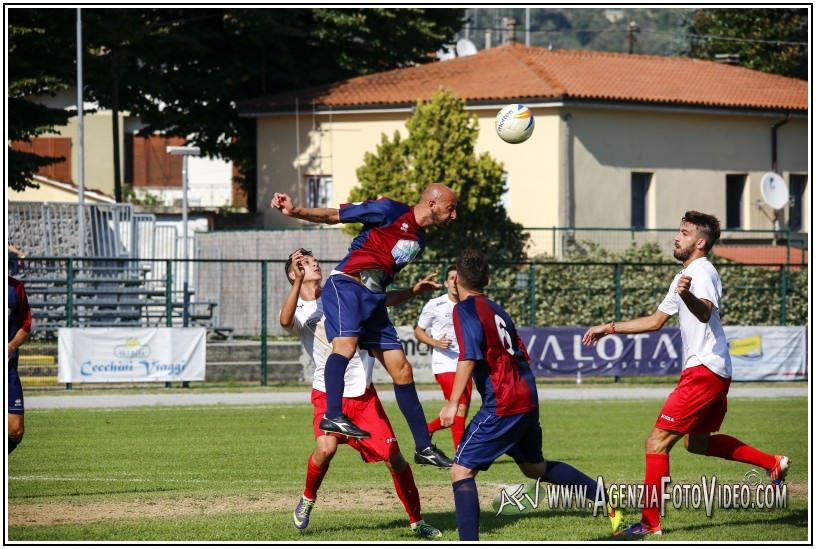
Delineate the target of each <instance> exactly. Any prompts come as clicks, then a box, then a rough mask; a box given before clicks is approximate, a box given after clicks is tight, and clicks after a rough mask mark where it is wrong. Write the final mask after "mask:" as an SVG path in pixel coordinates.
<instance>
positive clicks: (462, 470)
mask: <svg viewBox="0 0 816 549" xmlns="http://www.w3.org/2000/svg"><path fill="white" fill-rule="evenodd" d="M474 476H475V475H474V474H473V471H471V470H470V469H468V468H467V467H462V466H461V465H459V464H458V463H454V464H453V467H451V470H450V478H451V482H457V481H460V480H464V479H466V478H471V477H474Z"/></svg>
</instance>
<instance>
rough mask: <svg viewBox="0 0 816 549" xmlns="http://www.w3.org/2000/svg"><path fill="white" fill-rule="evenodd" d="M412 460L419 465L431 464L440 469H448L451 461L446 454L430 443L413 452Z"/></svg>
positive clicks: (451, 463)
mask: <svg viewBox="0 0 816 549" xmlns="http://www.w3.org/2000/svg"><path fill="white" fill-rule="evenodd" d="M414 462H416V463H418V464H419V465H433V466H434V467H440V468H442V469H449V468H450V467H451V466H452V465H453V462H452V461H451V460H450V458H449V457H448V456H446V455H445V454H444V453H443V452H442V450H440V449H439V448H437V447H436V446H434V445H433V444H431V445H430V446H428V447H427V448H425V449H424V450H422V451H418V452H416V453H415V454H414Z"/></svg>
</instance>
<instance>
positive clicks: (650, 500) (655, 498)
mask: <svg viewBox="0 0 816 549" xmlns="http://www.w3.org/2000/svg"><path fill="white" fill-rule="evenodd" d="M667 476H669V454H646V480H645V481H644V482H643V484H644V487H645V491H646V493H645V494H644V502H643V503H644V506H643V518H642V519H641V521H640V522H641V523H642V524H643V526H645V527H647V528H659V527H660V504H661V502H662V501H663V491H662V490H661V483H660V479H661V477H667Z"/></svg>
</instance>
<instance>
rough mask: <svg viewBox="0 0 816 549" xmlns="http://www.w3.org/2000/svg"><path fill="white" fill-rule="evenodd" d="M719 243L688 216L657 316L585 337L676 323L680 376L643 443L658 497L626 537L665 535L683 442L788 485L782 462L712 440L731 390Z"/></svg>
mask: <svg viewBox="0 0 816 549" xmlns="http://www.w3.org/2000/svg"><path fill="white" fill-rule="evenodd" d="M719 238H720V222H719V221H718V220H717V218H716V217H714V216H713V215H709V214H704V213H700V212H696V211H688V212H686V213H685V215H684V216H683V219H682V220H681V222H680V230H679V231H678V233H677V235H675V237H674V257H675V259H678V260H679V261H681V262H682V263H683V270H682V271H680V272H679V273H678V274H677V275H676V276H675V277H674V280H672V283H671V286H670V287H669V291H668V293H667V294H666V297H665V298H664V299H663V302H662V303H661V304H660V305H659V306H658V308H657V310H656V311H655V312H654V313H652V315H651V316H644V317H640V318H636V319H634V320H629V321H626V322H610V323H607V324H601V325H598V326H592V327H591V328H589V329H588V330H587V331H586V333H585V334H584V338H583V342H584V344H585V345H590V344H591V345H595V344H597V342H598V340H599V339H601V338H602V337H604V336H606V335H608V334H615V333H619V334H637V333H641V332H652V331H655V330H659V329H660V328H662V327H663V325H664V324H666V321H667V320H668V319H669V318H670V317H671V316H673V315H679V318H680V335H681V338H682V340H683V356H684V357H685V358H684V360H685V363H684V364H683V371H682V373H681V374H680V380H679V381H678V383H677V387H675V389H674V391H672V393H671V394H670V395H669V396H668V398H667V399H666V402H665V403H664V404H663V408H661V410H660V414H658V416H657V421H656V422H655V426H654V428H653V429H652V432H651V433H650V434H649V436H648V437H647V438H646V479H645V481H644V485H645V491H646V493H647V494H652V493H656V494H657V495H658V496H657V498H656V499H654V500H653V499H652V498H647V499H646V500H645V503H646V505H645V507H644V509H643V517H642V519H641V522H640V523H638V524H635V525H633V526H632V527H631V528H628V529H627V530H625V531H624V532H623V534H624V535H627V536H636V537H642V536H645V535H648V534H653V535H659V534H662V533H663V532H662V529H661V526H660V507H659V503H660V502H661V501H662V489H661V488H662V485H661V481H660V479H661V478H662V477H668V476H669V452H670V451H671V449H672V447H673V446H674V444H675V443H676V442H677V441H678V440H680V439H681V438H682V439H683V443H684V445H685V447H686V450H688V451H689V452H691V453H693V454H700V455H703V456H716V457H720V458H723V459H728V460H732V461H740V462H743V463H750V464H751V465H756V466H757V467H762V468H763V469H766V470H767V471H768V474H769V475H770V478H771V481H772V482H773V483H774V484H779V483H781V482H782V481H783V480H784V479H785V475H786V474H787V471H788V466H789V465H790V460H789V459H788V458H787V457H786V456H783V455H770V454H766V453H765V452H761V451H759V450H757V449H756V448H753V447H751V446H748V445H747V444H745V443H744V442H741V441H740V440H737V439H736V438H734V437H732V436H729V435H723V434H719V435H712V434H711V433H715V432H717V431H719V429H720V426H721V425H722V422H723V419H725V412H726V408H727V399H726V395H728V388H729V386H730V385H731V355H729V353H728V341H727V340H726V338H725V332H724V331H723V327H722V324H721V322H720V298H721V296H722V281H721V280H720V275H719V274H718V273H717V270H716V269H715V268H714V266H713V265H712V264H711V263H710V262H709V261H708V259H707V257H706V256H707V255H708V252H709V251H711V248H712V247H713V246H714V243H715V242H717V239H719Z"/></svg>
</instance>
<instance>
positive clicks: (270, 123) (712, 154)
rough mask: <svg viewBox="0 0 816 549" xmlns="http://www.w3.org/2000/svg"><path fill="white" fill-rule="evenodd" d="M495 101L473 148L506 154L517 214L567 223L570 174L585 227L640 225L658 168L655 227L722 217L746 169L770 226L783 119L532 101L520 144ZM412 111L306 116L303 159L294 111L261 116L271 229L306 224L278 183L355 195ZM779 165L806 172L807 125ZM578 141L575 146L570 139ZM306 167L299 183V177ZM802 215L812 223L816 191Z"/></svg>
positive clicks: (785, 129) (546, 246)
mask: <svg viewBox="0 0 816 549" xmlns="http://www.w3.org/2000/svg"><path fill="white" fill-rule="evenodd" d="M498 109H499V107H498V106H497V107H496V108H495V109H491V108H486V109H475V110H472V111H471V112H473V113H474V114H476V115H477V117H478V119H479V128H480V134H479V138H478V140H477V143H476V146H475V150H476V153H477V154H481V153H484V152H487V153H489V154H490V155H491V156H492V157H493V158H495V159H497V160H498V161H500V162H502V163H503V164H504V168H505V171H506V172H508V176H509V196H508V198H509V208H508V211H509V214H510V217H511V219H513V220H514V221H516V222H518V223H521V224H522V225H523V226H524V227H527V228H533V227H545V228H546V227H554V226H557V227H566V226H567V225H568V224H569V219H570V216H571V214H570V209H569V208H568V207H567V200H566V198H565V196H566V193H567V190H568V184H569V183H570V182H571V184H572V188H573V191H574V210H573V211H572V215H574V220H573V221H574V225H575V226H576V227H619V228H628V227H629V225H630V183H631V172H632V171H647V172H652V173H654V177H653V181H652V186H651V188H650V191H649V195H648V197H647V201H648V204H649V212H648V219H647V223H648V225H649V228H676V227H677V225H678V224H679V220H680V218H681V217H682V215H683V213H684V212H685V211H686V210H689V209H698V210H702V211H706V212H709V213H713V214H714V215H717V216H718V217H719V218H720V219H721V220H723V221H724V217H725V174H727V173H746V174H748V185H747V187H746V192H745V195H744V197H743V204H744V211H743V222H744V227H745V228H750V229H757V230H759V229H770V228H771V223H770V221H768V219H767V218H766V217H765V216H764V215H763V214H762V212H760V211H759V210H758V209H757V207H756V205H755V203H756V201H757V199H759V198H760V191H759V181H760V179H761V177H762V175H763V174H764V173H765V172H767V171H770V169H771V126H773V124H775V123H777V122H779V121H780V120H781V118H773V117H761V116H754V117H748V116H724V115H718V114H693V113H672V112H648V111H643V110H635V109H627V110H612V109H592V108H569V109H563V108H544V107H537V108H536V107H534V108H533V112H534V115H535V117H536V130H535V132H534V133H533V136H532V137H531V138H530V139H529V140H528V141H527V142H525V143H522V144H518V145H511V144H508V143H505V142H503V141H501V140H500V139H499V138H498V137H497V136H496V133H495V129H494V117H495V114H496V112H498ZM408 116H410V113H409V112H407V111H405V112H395V113H386V114H365V113H355V114H338V113H334V114H333V115H332V116H331V118H329V116H327V115H326V116H323V115H320V116H318V117H317V120H318V121H319V122H320V130H321V131H311V123H312V113H308V114H302V115H301V123H300V157H299V161H298V154H297V152H298V149H297V142H296V138H295V118H294V116H277V117H263V118H260V119H258V173H259V175H258V177H259V187H258V207H259V210H261V211H263V212H264V226H265V227H285V226H290V227H291V226H299V225H302V223H301V222H298V221H296V220H291V219H287V218H284V217H283V216H281V215H280V214H278V213H277V212H272V211H270V210H269V208H268V204H269V201H270V199H271V197H272V193H274V192H276V191H283V192H286V193H288V194H290V195H291V196H293V197H296V203H299V204H303V203H304V202H305V196H304V194H303V192H304V187H305V184H304V183H302V182H305V179H304V178H305V176H306V175H307V174H310V175H331V176H333V196H332V199H331V201H330V203H331V204H332V205H333V206H337V205H339V204H340V203H342V202H345V201H346V200H347V198H348V195H349V192H350V190H351V189H352V187H354V186H356V185H357V176H356V170H357V168H358V167H359V166H360V165H362V163H363V158H364V155H365V153H366V152H369V151H370V152H375V151H376V148H377V145H378V144H379V143H380V142H381V137H382V134H383V133H385V134H386V135H387V136H388V137H389V138H391V136H392V135H393V133H394V132H395V131H400V132H401V133H402V134H403V136H404V135H405V134H406V130H405V126H404V120H405V119H407V118H408ZM778 136H779V145H778V165H779V171H780V173H781V174H782V175H783V176H784V177H785V179H786V180H788V176H789V174H790V173H791V172H796V173H806V172H807V158H808V151H807V143H808V139H807V124H806V121H805V120H800V119H791V120H790V122H789V123H788V124H786V125H784V126H781V127H780V129H779V134H778ZM569 144H571V146H568V145H569ZM298 165H300V167H301V170H300V175H301V179H300V181H301V183H299V180H298V169H297V166H298ZM806 194H807V198H806V199H805V204H806V206H805V212H804V224H805V226H809V224H810V199H809V196H810V189H809V188H808V189H807V193H806ZM533 234H534V236H535V238H534V241H533V247H532V249H531V250H530V251H531V253H533V254H537V253H542V252H547V253H552V252H553V250H552V243H553V236H552V233H551V232H550V231H539V232H534V233H533Z"/></svg>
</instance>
